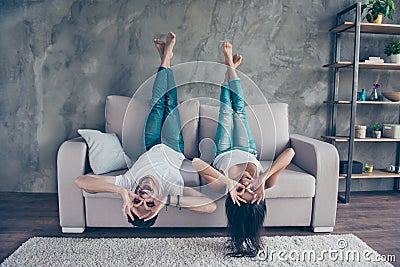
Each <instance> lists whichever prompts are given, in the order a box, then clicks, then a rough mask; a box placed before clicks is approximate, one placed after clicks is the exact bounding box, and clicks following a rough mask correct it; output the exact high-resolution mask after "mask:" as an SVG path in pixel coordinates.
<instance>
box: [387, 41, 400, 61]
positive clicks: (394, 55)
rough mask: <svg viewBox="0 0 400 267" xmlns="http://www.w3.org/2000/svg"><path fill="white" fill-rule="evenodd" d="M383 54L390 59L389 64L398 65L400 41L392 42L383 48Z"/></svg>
mask: <svg viewBox="0 0 400 267" xmlns="http://www.w3.org/2000/svg"><path fill="white" fill-rule="evenodd" d="M385 54H386V55H387V56H388V57H390V62H392V63H395V64H400V41H399V40H397V41H396V40H393V41H392V42H391V43H389V44H388V45H387V46H386V47H385Z"/></svg>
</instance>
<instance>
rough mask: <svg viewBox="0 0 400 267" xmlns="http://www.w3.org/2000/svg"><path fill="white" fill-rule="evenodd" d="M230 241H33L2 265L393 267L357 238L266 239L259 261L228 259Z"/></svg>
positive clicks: (36, 239) (88, 239)
mask: <svg viewBox="0 0 400 267" xmlns="http://www.w3.org/2000/svg"><path fill="white" fill-rule="evenodd" d="M226 240H227V238H225V237H218V238H99V239H93V238H56V237H34V238H31V239H29V240H28V241H27V242H25V243H24V244H22V245H21V247H19V248H18V249H17V250H16V251H15V252H14V253H13V254H12V255H11V256H10V257H8V258H7V259H6V260H5V261H4V262H3V263H2V264H1V266H2V267H6V266H123V267H127V266H162V267H167V266H392V265H391V264H389V263H388V262H385V261H383V260H385V259H386V260H388V261H390V260H391V259H390V258H388V257H387V256H388V255H379V254H378V253H377V252H375V251H374V250H373V249H372V248H370V247H369V246H368V245H367V244H365V243H364V242H363V241H362V240H361V239H359V238H357V237H356V236H354V235H312V236H273V237H263V238H262V240H263V243H264V246H265V251H264V252H265V253H260V255H259V256H258V257H256V258H231V257H225V253H226V252H227V250H226V249H225V242H226ZM392 261H393V260H392Z"/></svg>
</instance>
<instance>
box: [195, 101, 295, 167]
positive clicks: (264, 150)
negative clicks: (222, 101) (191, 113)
mask: <svg viewBox="0 0 400 267" xmlns="http://www.w3.org/2000/svg"><path fill="white" fill-rule="evenodd" d="M218 112H219V107H218V106H211V105H204V104H202V105H200V122H199V141H200V142H201V141H202V140H203V139H204V138H210V139H212V140H214V138H215V133H216V131H217V125H218ZM246 114H247V117H248V119H249V125H250V129H251V132H252V134H253V138H254V141H255V143H256V145H257V151H258V158H259V159H260V160H273V159H274V158H275V157H276V156H277V155H279V154H280V153H281V152H282V151H283V150H284V149H285V148H287V147H288V146H289V123H288V105H287V104H284V103H273V104H260V105H250V106H246ZM208 144H209V143H208ZM206 146H207V143H206V144H205V145H204V146H203V147H202V150H207V151H212V150H214V147H213V146H212V145H208V147H206Z"/></svg>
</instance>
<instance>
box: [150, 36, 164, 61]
mask: <svg viewBox="0 0 400 267" xmlns="http://www.w3.org/2000/svg"><path fill="white" fill-rule="evenodd" d="M153 42H154V45H155V46H156V48H157V51H158V53H159V54H160V57H161V58H162V56H163V55H164V47H165V42H164V41H163V40H161V39H159V38H156V39H153Z"/></svg>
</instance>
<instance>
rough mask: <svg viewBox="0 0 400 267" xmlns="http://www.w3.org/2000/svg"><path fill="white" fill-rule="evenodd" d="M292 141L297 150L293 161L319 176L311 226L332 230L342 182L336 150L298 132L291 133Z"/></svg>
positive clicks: (316, 229) (322, 230)
mask: <svg viewBox="0 0 400 267" xmlns="http://www.w3.org/2000/svg"><path fill="white" fill-rule="evenodd" d="M290 141H291V146H292V148H293V149H294V151H295V152H296V155H295V157H294V158H293V163H294V164H296V165H297V166H299V167H300V168H302V169H303V170H305V171H306V172H308V173H310V174H312V175H313V176H314V177H315V179H316V181H315V196H314V203H313V213H312V221H311V226H312V227H313V229H314V231H315V232H331V231H332V230H333V227H334V226H335V219H336V208H337V194H338V185H339V155H338V152H337V149H336V147H335V146H333V145H331V144H328V143H325V142H322V141H319V140H316V139H313V138H309V137H305V136H301V135H298V134H293V135H291V136H290Z"/></svg>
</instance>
